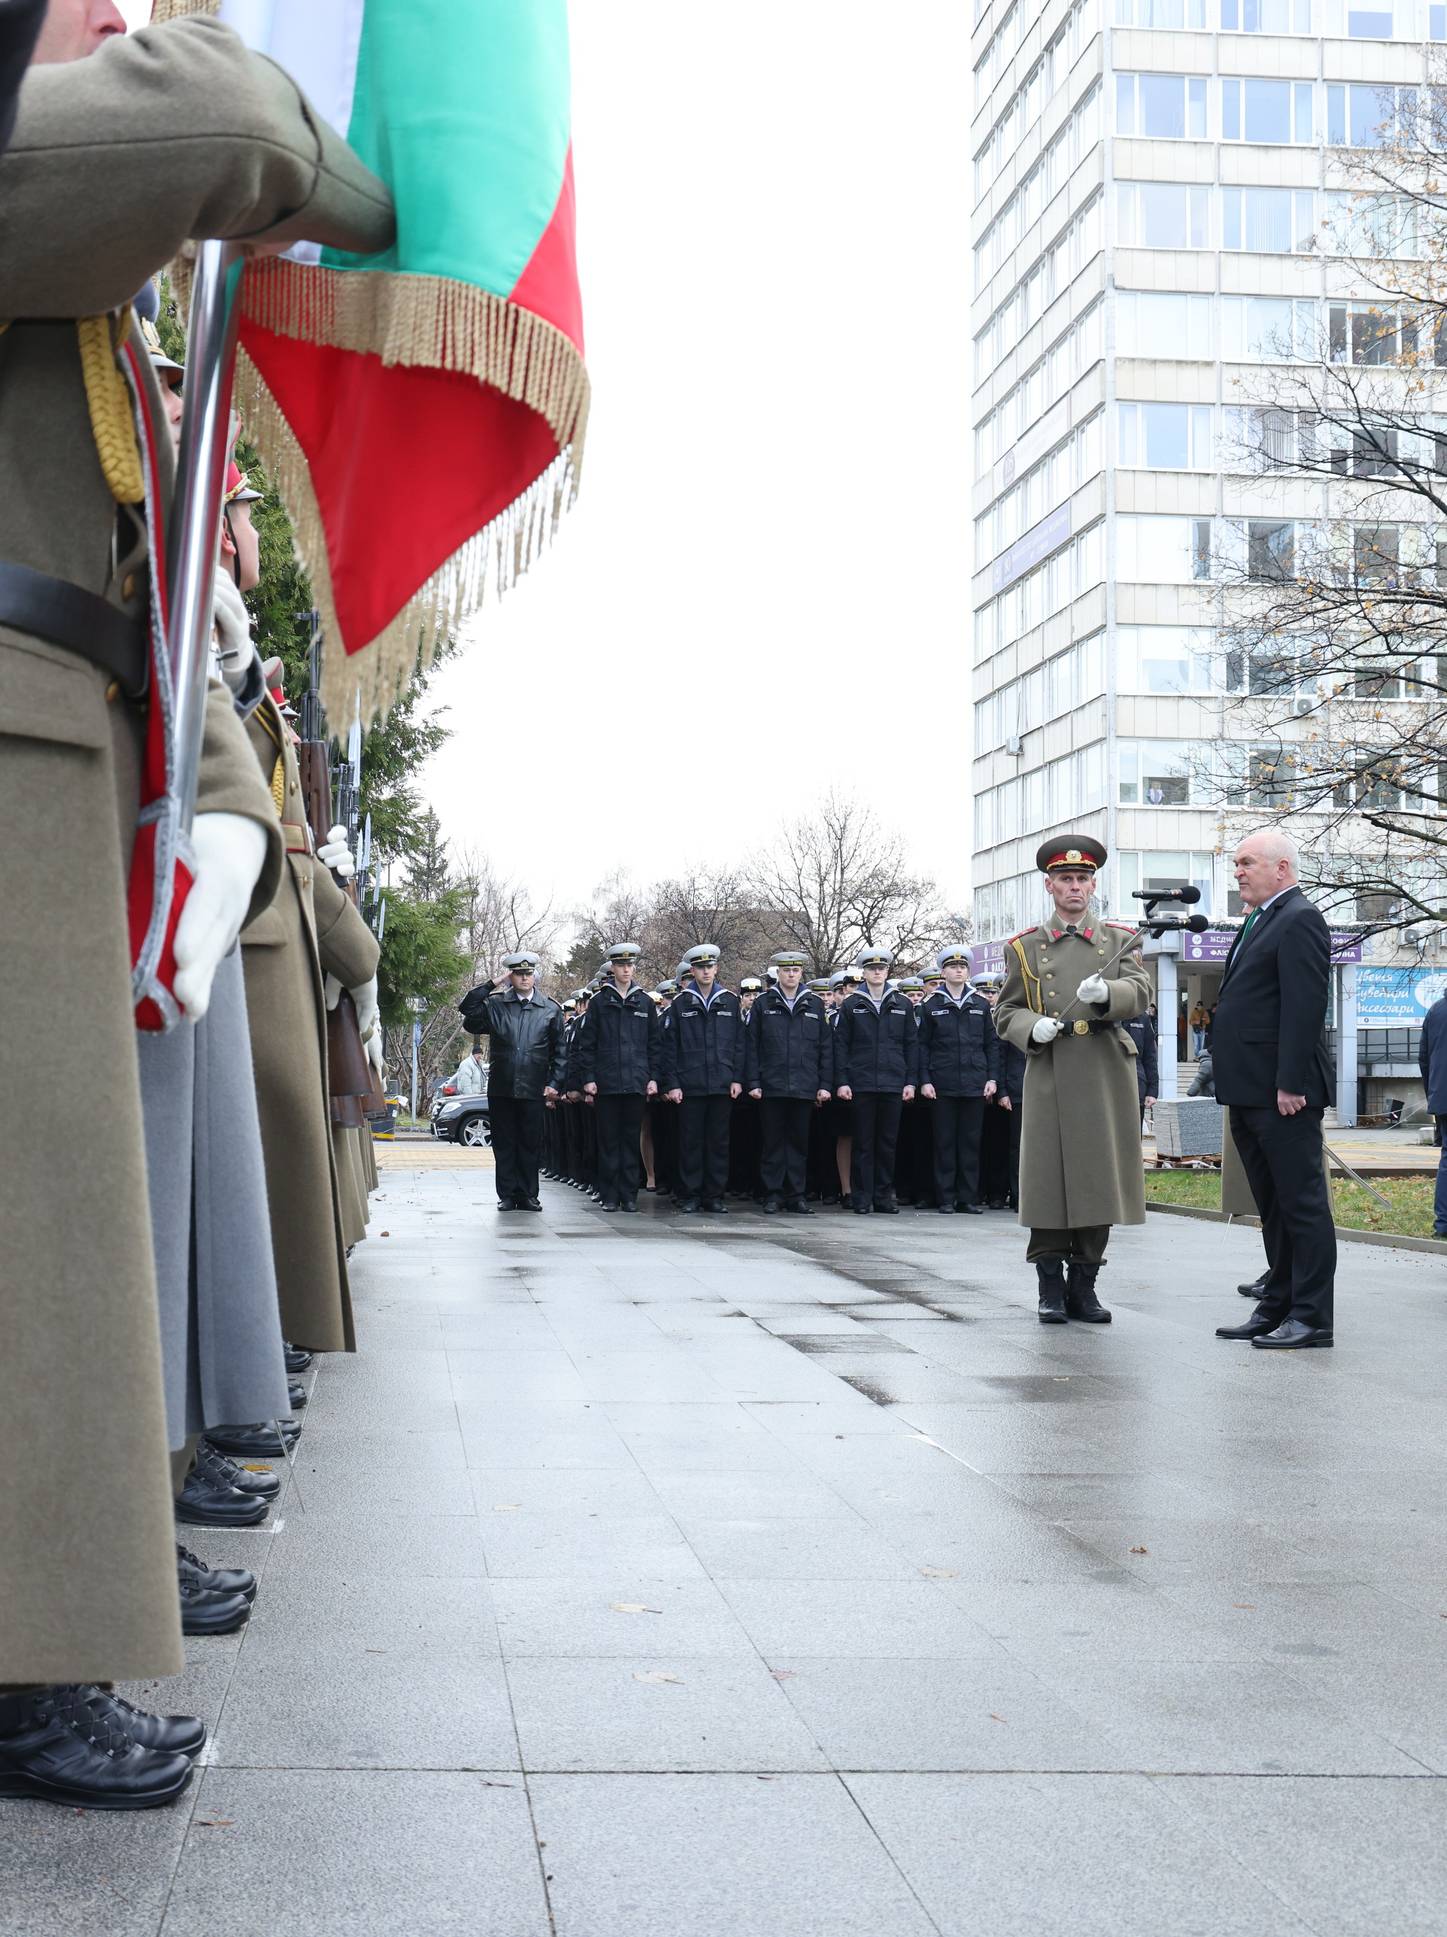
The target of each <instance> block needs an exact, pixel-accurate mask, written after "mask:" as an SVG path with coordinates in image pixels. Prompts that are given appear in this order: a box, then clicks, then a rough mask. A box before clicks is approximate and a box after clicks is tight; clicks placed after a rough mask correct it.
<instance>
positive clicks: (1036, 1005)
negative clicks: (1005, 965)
mask: <svg viewBox="0 0 1447 1937" xmlns="http://www.w3.org/2000/svg"><path fill="white" fill-rule="evenodd" d="M1010 946H1011V948H1013V949H1014V951H1015V953H1016V955H1017V956H1018V958H1019V961H1020V973H1021V974H1022V975H1023V976H1024V978H1025V999H1026V1001H1027V1002H1028V1003H1029V1004H1030V1007H1031V1008H1032V1009H1033V1010H1034V1011H1035V1012H1036V1014H1037V1015H1044V1013H1045V1006H1044V1005H1045V998H1044V997H1043V996H1042V995H1041V993H1040V977H1039V976H1038V975H1036V974H1035V973H1034V971H1033V970H1032V969H1031V967H1030V964H1029V961H1028V960H1027V959H1026V955H1025V951H1024V949H1023V948H1022V947H1021V946H1020V944H1019V942H1011V944H1010Z"/></svg>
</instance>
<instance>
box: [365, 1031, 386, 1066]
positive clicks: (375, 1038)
mask: <svg viewBox="0 0 1447 1937" xmlns="http://www.w3.org/2000/svg"><path fill="white" fill-rule="evenodd" d="M363 1048H364V1049H365V1050H366V1052H367V1061H368V1062H369V1063H370V1064H371V1065H372V1067H373V1069H374V1070H376V1072H377V1074H378V1076H379V1077H380V1076H381V1074H382V1031H381V1030H380V1029H374V1030H373V1031H372V1033H371V1035H370V1036H368V1038H367V1040H366V1042H365V1043H364V1044H363Z"/></svg>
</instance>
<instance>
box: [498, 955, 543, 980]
mask: <svg viewBox="0 0 1447 1937" xmlns="http://www.w3.org/2000/svg"><path fill="white" fill-rule="evenodd" d="M502 965H503V967H504V968H505V969H507V970H508V972H509V973H510V974H511V973H512V972H514V971H515V970H520V969H535V968H536V967H537V965H538V958H537V956H536V955H534V954H532V953H531V952H530V951H529V950H527V949H524V950H523V951H522V952H521V954H518V955H504V956H503V958H502Z"/></svg>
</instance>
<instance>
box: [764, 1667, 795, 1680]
mask: <svg viewBox="0 0 1447 1937" xmlns="http://www.w3.org/2000/svg"><path fill="white" fill-rule="evenodd" d="M798 1672H799V1671H798V1669H797V1668H771V1669H770V1670H769V1673H770V1674H771V1675H772V1676H773V1677H774V1680H775V1681H792V1680H793V1679H794V1677H795V1675H797V1674H798Z"/></svg>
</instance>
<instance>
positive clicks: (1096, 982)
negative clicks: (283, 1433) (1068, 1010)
mask: <svg viewBox="0 0 1447 1937" xmlns="http://www.w3.org/2000/svg"><path fill="white" fill-rule="evenodd" d="M1075 999H1076V1001H1077V1002H1109V1000H1110V990H1109V989H1108V988H1107V987H1106V986H1105V977H1104V976H1103V975H1087V976H1086V978H1085V980H1084V981H1083V982H1082V983H1081V985H1080V987H1079V988H1078V989H1077V990H1076V991H1075Z"/></svg>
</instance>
